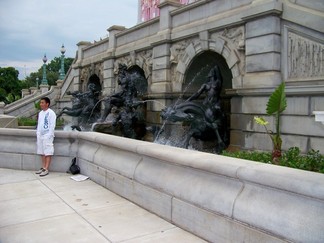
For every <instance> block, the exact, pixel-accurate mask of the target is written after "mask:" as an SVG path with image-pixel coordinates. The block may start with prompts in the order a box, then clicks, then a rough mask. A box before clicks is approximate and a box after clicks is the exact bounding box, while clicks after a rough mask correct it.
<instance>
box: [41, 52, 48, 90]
mask: <svg viewBox="0 0 324 243" xmlns="http://www.w3.org/2000/svg"><path fill="white" fill-rule="evenodd" d="M43 62H44V64H43V79H42V85H48V82H47V79H46V62H47V57H46V54H44V57H43Z"/></svg>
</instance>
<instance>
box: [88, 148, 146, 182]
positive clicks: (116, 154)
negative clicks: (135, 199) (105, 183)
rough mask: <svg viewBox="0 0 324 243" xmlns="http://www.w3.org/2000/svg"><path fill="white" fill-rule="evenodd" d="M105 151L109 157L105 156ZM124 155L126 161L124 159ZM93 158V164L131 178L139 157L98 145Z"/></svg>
mask: <svg viewBox="0 0 324 243" xmlns="http://www.w3.org/2000/svg"><path fill="white" fill-rule="evenodd" d="M107 153H109V154H110V156H109V157H107V156H106V155H107ZM126 157H127V161H126V160H125V159H124V158H126ZM93 159H94V160H93V161H94V163H95V164H97V165H99V166H101V167H104V168H107V169H109V170H110V171H112V172H116V173H120V174H121V175H123V176H125V177H128V178H130V179H132V178H133V175H134V171H135V169H136V166H137V164H138V163H139V161H140V159H141V157H139V156H137V155H136V154H133V153H128V152H126V151H121V150H117V149H114V148H110V147H107V146H100V147H99V149H98V150H97V151H96V153H95V155H94V158H93Z"/></svg>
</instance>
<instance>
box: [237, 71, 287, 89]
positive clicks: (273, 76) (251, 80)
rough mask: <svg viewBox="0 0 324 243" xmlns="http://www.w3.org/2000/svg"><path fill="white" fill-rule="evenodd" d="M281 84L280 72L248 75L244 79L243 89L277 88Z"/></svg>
mask: <svg viewBox="0 0 324 243" xmlns="http://www.w3.org/2000/svg"><path fill="white" fill-rule="evenodd" d="M281 82H282V78H281V74H280V72H276V71H274V72H272V71H269V72H258V73H247V74H245V75H244V77H243V88H260V87H263V88H265V87H277V86H278V85H279V84H281Z"/></svg>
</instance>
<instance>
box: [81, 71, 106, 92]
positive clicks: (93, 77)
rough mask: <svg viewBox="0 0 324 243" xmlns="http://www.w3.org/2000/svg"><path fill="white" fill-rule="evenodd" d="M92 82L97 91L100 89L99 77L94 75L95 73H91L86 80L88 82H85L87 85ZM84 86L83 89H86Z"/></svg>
mask: <svg viewBox="0 0 324 243" xmlns="http://www.w3.org/2000/svg"><path fill="white" fill-rule="evenodd" d="M91 83H92V84H94V85H95V86H96V90H97V91H99V92H100V91H101V89H102V88H101V83H100V79H99V77H98V76H97V75H96V74H92V75H91V76H90V78H89V80H88V83H87V87H88V85H89V84H91ZM87 87H86V89H85V90H87V89H88V88H87Z"/></svg>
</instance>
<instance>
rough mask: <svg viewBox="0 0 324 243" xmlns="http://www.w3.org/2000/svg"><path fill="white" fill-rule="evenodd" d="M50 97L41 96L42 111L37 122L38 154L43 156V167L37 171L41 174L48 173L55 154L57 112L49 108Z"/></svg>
mask: <svg viewBox="0 0 324 243" xmlns="http://www.w3.org/2000/svg"><path fill="white" fill-rule="evenodd" d="M50 103H51V101H50V99H49V98H48V97H44V98H41V100H40V107H41V109H42V110H41V111H40V112H39V113H38V123H37V154H40V155H41V156H42V166H43V167H42V168H40V169H39V170H38V171H36V174H39V176H46V175H48V168H49V166H50V164H51V160H52V155H53V154H54V145H53V141H54V129H55V126H56V114H55V112H54V111H53V110H52V109H50V108H49V106H50Z"/></svg>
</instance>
